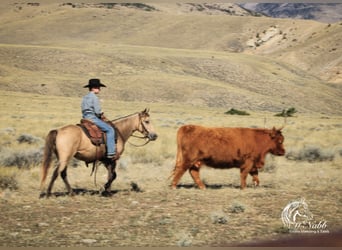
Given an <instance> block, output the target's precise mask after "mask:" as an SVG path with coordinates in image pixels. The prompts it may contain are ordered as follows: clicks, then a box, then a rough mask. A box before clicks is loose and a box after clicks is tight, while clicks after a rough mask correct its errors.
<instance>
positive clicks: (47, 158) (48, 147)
mask: <svg viewBox="0 0 342 250" xmlns="http://www.w3.org/2000/svg"><path fill="white" fill-rule="evenodd" d="M56 137H57V130H55V129H54V130H51V131H50V132H49V134H48V135H47V137H46V139H45V147H44V157H43V165H42V168H41V181H40V189H41V190H42V189H43V188H44V185H45V180H46V177H47V174H48V171H49V168H50V165H51V161H52V156H53V153H55V154H56V155H57V151H56Z"/></svg>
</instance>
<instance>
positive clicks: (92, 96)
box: [81, 79, 120, 160]
mask: <svg viewBox="0 0 342 250" xmlns="http://www.w3.org/2000/svg"><path fill="white" fill-rule="evenodd" d="M101 87H106V85H104V84H102V83H101V82H100V79H90V80H89V83H88V85H85V86H84V88H89V93H88V94H87V95H85V96H84V97H83V99H82V105H81V108H82V117H83V118H84V119H88V120H91V121H92V122H93V123H95V125H97V126H98V127H99V128H100V129H101V130H102V131H103V132H105V133H106V135H107V155H106V157H107V158H108V159H112V160H117V159H119V158H120V156H119V154H118V153H116V148H115V141H114V138H115V130H114V129H113V127H112V126H110V125H109V124H108V123H106V122H105V121H103V120H104V119H105V117H104V115H103V112H102V111H101V106H100V102H99V98H98V97H97V96H96V95H97V94H98V93H100V90H101Z"/></svg>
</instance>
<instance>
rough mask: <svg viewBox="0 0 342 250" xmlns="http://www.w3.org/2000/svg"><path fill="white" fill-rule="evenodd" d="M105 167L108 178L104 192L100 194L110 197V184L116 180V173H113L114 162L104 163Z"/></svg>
mask: <svg viewBox="0 0 342 250" xmlns="http://www.w3.org/2000/svg"><path fill="white" fill-rule="evenodd" d="M105 166H106V168H107V170H108V178H107V182H106V184H105V185H104V189H105V190H104V191H103V192H102V195H104V196H108V195H110V188H111V185H112V182H113V181H114V180H115V178H116V172H115V167H116V161H113V160H110V161H108V162H106V163H105Z"/></svg>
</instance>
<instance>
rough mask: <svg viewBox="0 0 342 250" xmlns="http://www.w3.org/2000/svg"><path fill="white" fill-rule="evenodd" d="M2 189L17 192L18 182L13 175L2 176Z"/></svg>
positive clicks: (0, 187)
mask: <svg viewBox="0 0 342 250" xmlns="http://www.w3.org/2000/svg"><path fill="white" fill-rule="evenodd" d="M0 189H10V190H17V189H18V182H17V180H16V179H15V176H13V175H9V176H8V175H1V176H0Z"/></svg>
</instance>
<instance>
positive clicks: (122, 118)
mask: <svg viewBox="0 0 342 250" xmlns="http://www.w3.org/2000/svg"><path fill="white" fill-rule="evenodd" d="M139 113H140V112H135V113H133V114H130V115H126V116H122V117H118V118H115V119H114V120H111V122H118V121H120V120H125V119H128V118H130V117H132V116H134V115H137V114H139Z"/></svg>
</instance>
